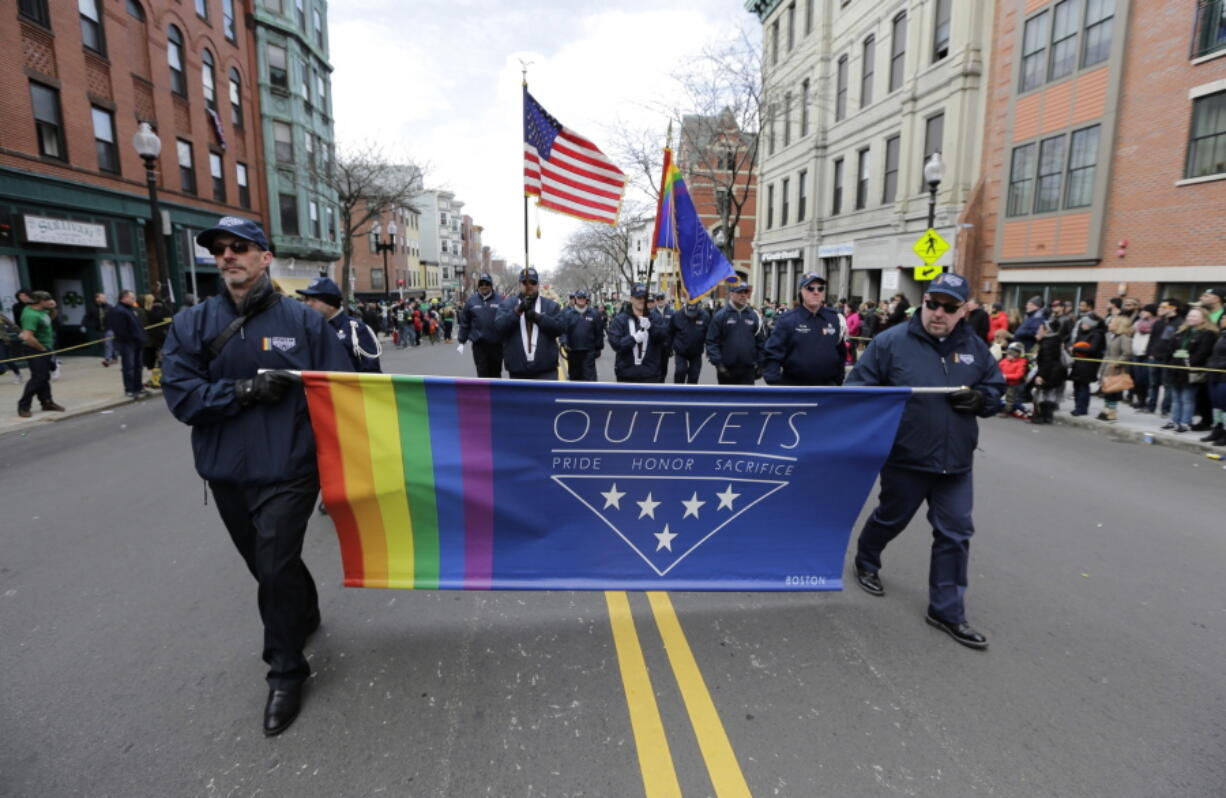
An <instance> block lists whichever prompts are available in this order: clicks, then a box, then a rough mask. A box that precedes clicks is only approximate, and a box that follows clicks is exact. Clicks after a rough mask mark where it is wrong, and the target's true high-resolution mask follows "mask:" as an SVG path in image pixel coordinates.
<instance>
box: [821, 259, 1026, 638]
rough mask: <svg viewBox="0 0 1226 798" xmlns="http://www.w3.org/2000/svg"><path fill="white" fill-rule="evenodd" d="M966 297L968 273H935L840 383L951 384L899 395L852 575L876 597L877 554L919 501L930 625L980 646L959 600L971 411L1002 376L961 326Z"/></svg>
mask: <svg viewBox="0 0 1226 798" xmlns="http://www.w3.org/2000/svg"><path fill="white" fill-rule="evenodd" d="M967 295H968V286H967V283H966V278H964V277H962V276H960V275H957V274H953V273H949V272H947V273H944V274H941V275H939V276H938V277H937V278H936V279H935V280H933V281H932V282H931V283H930V284H929V285H928V290H927V292H925V293H924V303H923V305H922V306H921V308H920V312H919V313H916V314H915V315H914V316H912V317H911V321H910V322H909V323H908V324H905V325H902V324H900V325H898V326H896V327H892V328H890V329H889V330H887V331H886V332H884V333H882V334H880V335H878V336H877V337H876V338H874V339H873V340H872V342H871V343H869V345H868V348H867V349H866V350H864V356H863V357H861V358H860V361H859V362H858V363H857V364H856V367H855V369H854V370H853V371H852V372H851V374H850V375H849V376H848V378H847V381H846V383H845V384H846V385H848V386H858V385H907V386H911V387H913V388H914V387H916V386H919V385H932V386H944V387H950V388H956V390H953V391H952V392H950V393H947V394H945V395H944V396H941V395H932V394H922V395H919V394H916V395H913V396H912V397H911V399H909V400H908V401H907V405H906V408H905V410H904V412H903V418H902V423H901V424H900V425H899V427H898V434H897V437H896V438H895V440H894V448H893V449H892V450H891V451H890V456H889V459H888V460H887V461H886V464H885V466H883V467H882V469H881V499H880V503H879V504H878V505H877V509H876V510H874V511H873V515H872V517H870V518H869V520H868V523H866V524H865V525H864V528H863V529H862V530H861V531H860V539H859V542H858V544H857V548H856V559H855V572H856V582H857V583H858V584H859V585H860V587H862V588H864V590H865V591H867V592H868V593H871V594H872V595H874V596H884V595H885V587H884V586H883V585H882V583H881V577H880V576H879V575H878V571H880V570H881V553H882V551H884V549H885V547H886V545H887V544H888V543H889V542H890V541H891V540H893V539H894V538H895V537H897V536H898V534H899V533H900V532H902V531H903V529H905V528H906V527H907V524H909V523H910V522H911V518H912V517H913V516H914V515H915V512H916V511H917V510H918V509H919V506H920V504H922V503H923V502H927V503H928V520H929V521H930V522H931V523H932V535H933V540H932V561H931V565H930V567H929V572H928V614H927V621H928V624H929V625H931V626H934V627H936V628H937V629H940V630H941V631H943V632H945V633H946V634H948V635H949V636H950V637H952V638H953V639H954V640H956V641H958V642H959V643H961V644H962V645H964V646H968V647H970V648H976V649H986V648H987V647H988V641H987V638H986V637H984V636H983V635H982V634H980V633H979V632H978V631H976V630H975V628H974V627H972V626H971V625H970V624H969V623H967V622H966V608H965V606H964V605H963V600H962V599H963V595H964V594H965V593H966V584H967V579H966V570H967V565H968V563H969V560H970V541H971V535H972V534H974V532H975V526H974V522H973V520H972V518H971V505H972V499H973V498H974V491H973V488H972V483H971V466H972V460H973V458H974V452H975V447H976V446H977V445H978V443H979V424H978V422H977V421H976V420H975V419H976V416H979V417H983V418H990V417H991V416H993V415H994V414H995V413H996V412H997V411H998V410H999V408H1000V396H1001V394H1002V393H1003V392H1004V389H1005V380H1004V377H1003V376H1001V373H1000V367H999V366H997V365H996V358H994V357H992V353H991V352H989V351H988V345H987V343H986V342H984V340H983V339H982V338H980V337H979V336H977V335H974V334H973V332H972V331H971V330H970V328H968V327H967V325H965V324H963V323H962V318H963V317H964V316H965V315H966V312H967V309H966V300H967ZM966 386H969V387H966Z"/></svg>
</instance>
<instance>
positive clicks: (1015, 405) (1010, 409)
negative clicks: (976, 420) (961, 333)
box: [996, 330, 1030, 418]
mask: <svg viewBox="0 0 1226 798" xmlns="http://www.w3.org/2000/svg"><path fill="white" fill-rule="evenodd" d="M1002 334H1003V335H1008V334H1009V333H1008V332H1007V331H1004V330H1001V331H998V332H997V333H996V335H997V336H998V337H999V336H1001V335H1002ZM1029 369H1030V361H1029V360H1027V359H1026V350H1025V349H1023V348H1022V345H1021V344H1019V343H1018V342H1016V341H1014V342H1013V343H1011V344H1009V347H1008V348H1007V349H1006V350H1005V357H1004V359H1003V360H1001V361H1000V373H1001V374H1003V375H1004V377H1005V404H1004V407H1002V408H1001V411H1000V414H1001V415H1002V416H1013V417H1014V418H1025V417H1026V406H1025V405H1024V404H1023V403H1022V384H1023V383H1025V381H1026V372H1027V371H1028V370H1029Z"/></svg>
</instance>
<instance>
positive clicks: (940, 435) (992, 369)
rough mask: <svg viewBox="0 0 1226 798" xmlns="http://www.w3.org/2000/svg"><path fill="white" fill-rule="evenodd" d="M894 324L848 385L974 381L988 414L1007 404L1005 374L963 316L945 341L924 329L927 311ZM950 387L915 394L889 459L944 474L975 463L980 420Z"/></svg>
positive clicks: (869, 350) (863, 358)
mask: <svg viewBox="0 0 1226 798" xmlns="http://www.w3.org/2000/svg"><path fill="white" fill-rule="evenodd" d="M921 312H922V311H916V313H915V315H914V316H913V317H912V318H911V321H910V322H908V323H907V324H899V325H898V326H896V327H891V328H890V329H888V330H886V331H885V332H883V333H881V334H880V335H878V336H877V337H876V338H874V339H873V340H872V341H871V342H870V343H869V345H868V348H867V349H865V350H864V354H863V355H862V356H861V357H860V360H859V362H858V363H856V367H855V368H854V369H852V372H851V374H850V375H848V377H847V382H846V383H845V384H846V385H900V386H907V387H911V388H919V387H931V386H945V387H950V388H958V387H961V386H966V387H968V388H974V389H976V390H979V391H982V392H983V394H984V396H985V397H986V399H987V401H986V402H985V403H984V408H983V412H981V413H980V415H981V416H983V417H984V418H990V417H991V416H992V415H994V414H995V413H997V412H998V411H999V410H1000V395H1001V393H1002V392H1004V390H1005V378H1004V377H1003V376H1002V375H1001V373H1000V367H999V366H998V365H996V358H994V357H992V353H991V351H989V350H988V345H987V342H986V341H984V340H983V339H982V338H980V337H978V336H976V335H974V333H973V332H972V331H971V329H970V328H969V327H967V325H965V324H962V323H959V324H958V326H957V327H955V328H954V330H953V332H952V333H950V335H949V336H948V337H946V339H945V340H944V341H938V340H937V339H936V338H933V337H932V336H931V335H929V334H928V332H927V331H926V330H924V326H923V324H922V323H921V319H920V313H921ZM945 397H946V395H945V394H939V393H928V394H914V395H913V396H912V397H911V398H910V399H908V400H907V405H906V407H905V408H904V410H903V414H902V422H901V423H900V424H899V425H898V434H897V436H896V437H895V438H894V448H893V449H891V450H890V456H889V459H888V461H887V462H888V464H889V465H892V466H898V467H900V468H909V469H912V470H915V471H928V472H932V473H937V474H964V473H966V472H968V471H970V470H971V465H972V462H973V459H974V453H975V447H976V446H978V445H979V422H978V420H977V419H976V418H975V417H974V416H970V415H965V414H962V413H957V412H955V411H954V409H953V408H952V407H950V406H949V402H948V401H946V398H945Z"/></svg>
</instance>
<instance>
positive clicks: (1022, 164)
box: [1005, 144, 1034, 216]
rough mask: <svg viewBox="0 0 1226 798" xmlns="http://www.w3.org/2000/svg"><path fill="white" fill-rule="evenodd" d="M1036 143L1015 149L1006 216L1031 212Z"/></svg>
mask: <svg viewBox="0 0 1226 798" xmlns="http://www.w3.org/2000/svg"><path fill="white" fill-rule="evenodd" d="M1033 174H1034V145H1033V144H1024V145H1022V146H1021V147H1015V148H1014V149H1013V162H1012V164H1011V165H1010V170H1009V202H1008V205H1007V206H1006V208H1005V215H1006V216H1025V215H1026V214H1028V213H1030V202H1031V196H1032V194H1033V191H1034V178H1033Z"/></svg>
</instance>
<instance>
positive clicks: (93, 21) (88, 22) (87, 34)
mask: <svg viewBox="0 0 1226 798" xmlns="http://www.w3.org/2000/svg"><path fill="white" fill-rule="evenodd" d="M77 8H78V9H79V10H80V12H81V43H82V44H84V45H85V49H87V50H93V51H94V52H95V53H98V54H99V55H106V41H105V39H104V38H103V36H102V14H101V13H100V12H99V9H98V0H77Z"/></svg>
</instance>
